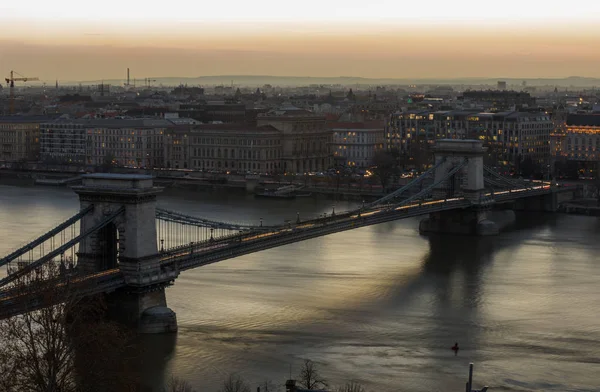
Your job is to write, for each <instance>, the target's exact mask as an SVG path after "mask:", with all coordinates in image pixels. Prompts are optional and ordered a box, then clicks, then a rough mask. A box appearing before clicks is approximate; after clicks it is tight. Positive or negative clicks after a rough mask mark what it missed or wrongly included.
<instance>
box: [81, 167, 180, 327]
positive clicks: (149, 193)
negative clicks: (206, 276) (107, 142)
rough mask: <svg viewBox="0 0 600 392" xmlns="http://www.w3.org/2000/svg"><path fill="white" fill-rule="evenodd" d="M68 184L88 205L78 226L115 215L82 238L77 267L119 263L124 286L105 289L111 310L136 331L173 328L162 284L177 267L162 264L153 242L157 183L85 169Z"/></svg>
mask: <svg viewBox="0 0 600 392" xmlns="http://www.w3.org/2000/svg"><path fill="white" fill-rule="evenodd" d="M73 189H74V191H75V192H76V193H77V194H78V195H79V200H80V204H81V209H84V208H87V207H89V206H90V205H93V210H92V211H91V212H89V213H88V214H86V215H85V216H84V217H83V218H82V219H81V232H84V231H85V230H87V229H90V228H92V227H94V226H95V225H96V224H98V223H99V222H101V221H103V220H105V219H107V218H108V217H111V216H115V217H114V219H113V220H112V221H111V223H109V224H108V225H106V226H104V227H103V228H102V229H100V230H98V231H96V232H95V233H94V234H93V235H91V236H90V237H89V238H86V239H84V240H83V241H82V242H81V244H80V248H79V253H78V262H77V270H78V272H80V273H83V274H90V273H98V272H102V271H105V270H109V269H117V268H118V269H119V270H120V271H121V272H122V273H123V276H124V278H125V281H126V283H127V286H126V287H125V288H123V289H119V290H117V291H115V292H113V293H110V294H108V295H107V300H108V303H109V310H110V313H111V316H113V317H114V318H115V319H118V320H120V321H122V322H125V323H126V324H128V325H131V326H134V327H137V328H138V329H139V330H140V332H146V333H158V332H169V331H176V330H177V320H176V316H175V313H174V312H173V311H172V310H170V309H169V308H167V301H166V296H165V290H164V289H165V286H167V285H168V284H170V282H171V281H173V280H174V279H175V278H176V277H177V276H178V274H179V271H177V270H165V269H164V268H161V265H160V258H159V255H158V247H157V243H156V196H157V195H158V194H159V193H160V192H161V191H162V188H159V187H156V186H154V184H153V181H152V177H151V176H146V175H130V174H103V173H96V174H87V175H84V176H83V185H81V186H76V187H73ZM119 211H121V212H120V213H119ZM117 214H118V215H117Z"/></svg>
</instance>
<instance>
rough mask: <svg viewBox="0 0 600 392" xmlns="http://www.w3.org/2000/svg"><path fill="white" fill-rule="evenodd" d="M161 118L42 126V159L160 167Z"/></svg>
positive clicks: (167, 123)
mask: <svg viewBox="0 0 600 392" xmlns="http://www.w3.org/2000/svg"><path fill="white" fill-rule="evenodd" d="M172 126H174V125H173V123H172V122H170V121H167V120H163V119H90V120H68V119H60V120H56V121H52V122H49V123H44V124H42V126H41V137H40V150H41V157H42V160H47V161H55V162H60V163H76V164H86V165H94V166H97V165H105V164H112V165H117V166H130V167H143V168H151V167H163V166H164V149H163V136H164V133H165V131H166V129H167V128H169V127H172Z"/></svg>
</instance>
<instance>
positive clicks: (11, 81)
mask: <svg viewBox="0 0 600 392" xmlns="http://www.w3.org/2000/svg"><path fill="white" fill-rule="evenodd" d="M14 74H17V75H19V76H20V77H17V78H15V76H14ZM4 80H6V84H7V86H9V87H10V114H14V113H15V82H27V81H28V80H40V79H39V78H37V77H32V78H27V77H25V76H23V75H21V74H20V73H18V72H15V71H10V78H5V79H4Z"/></svg>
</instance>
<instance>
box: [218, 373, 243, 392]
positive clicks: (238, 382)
mask: <svg viewBox="0 0 600 392" xmlns="http://www.w3.org/2000/svg"><path fill="white" fill-rule="evenodd" d="M220 392H250V386H249V385H248V384H247V383H246V381H244V379H243V378H241V377H240V376H239V375H237V374H230V375H229V376H227V378H226V379H225V380H224V381H223V386H222V387H221V389H220Z"/></svg>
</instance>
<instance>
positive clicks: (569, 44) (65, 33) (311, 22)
mask: <svg viewBox="0 0 600 392" xmlns="http://www.w3.org/2000/svg"><path fill="white" fill-rule="evenodd" d="M86 3H87V5H86ZM89 4H90V3H88V2H84V1H81V0H77V1H72V0H53V1H47V0H19V1H11V2H9V1H6V2H5V1H2V2H0V76H1V77H4V76H5V75H8V73H9V72H10V70H15V71H17V72H18V73H19V74H22V75H26V76H38V77H40V78H41V79H42V80H44V81H48V82H53V81H54V80H56V79H59V80H63V81H77V80H99V79H124V78H125V77H126V69H127V68H128V67H129V68H130V69H131V77H132V78H134V77H135V78H145V77H169V76H172V77H177V76H179V77H198V76H205V75H275V76H318V77H335V76H359V77H367V78H463V77H490V78H496V77H497V78H500V77H505V78H509V77H514V78H536V77H550V78H552V77H556V78H559V77H568V76H587V77H600V66H599V65H600V50H599V48H600V29H599V28H598V27H597V23H598V21H599V20H600V1H598V0H579V1H578V2H568V1H564V0H562V1H556V0H546V1H543V2H542V1H533V0H518V1H517V0H503V1H499V2H485V1H481V0H478V1H473V0H454V1H447V0H429V1H410V2H408V1H407V2H403V1H401V0H368V1H364V0H361V1H357V0H303V1H289V0H288V1H285V0H277V1H276V0H254V1H247V0H221V1H212V2H210V3H205V2H202V1H190V0H169V1H164V0H161V1H160V2H159V1H157V0H146V1H144V2H141V1H140V2H136V1H129V2H126V1H122V0H121V1H117V0H103V1H101V2H96V3H93V4H94V5H93V7H90V6H89Z"/></svg>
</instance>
